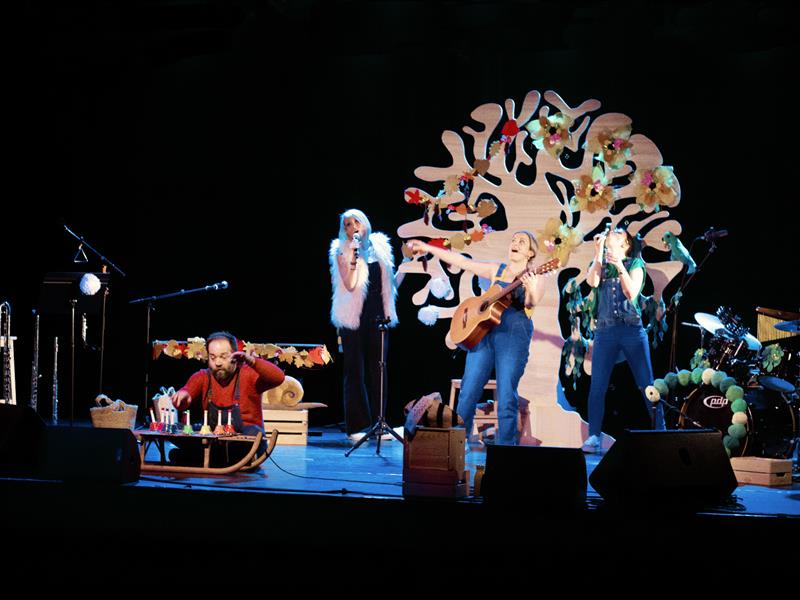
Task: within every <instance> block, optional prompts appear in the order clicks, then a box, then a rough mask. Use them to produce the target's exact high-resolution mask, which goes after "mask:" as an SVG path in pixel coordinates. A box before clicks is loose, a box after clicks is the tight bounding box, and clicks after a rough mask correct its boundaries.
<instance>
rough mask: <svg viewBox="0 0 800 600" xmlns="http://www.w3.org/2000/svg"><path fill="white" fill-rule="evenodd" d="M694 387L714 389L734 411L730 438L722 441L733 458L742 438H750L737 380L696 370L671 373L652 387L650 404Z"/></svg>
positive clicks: (728, 433) (743, 403)
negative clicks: (686, 388) (711, 387)
mask: <svg viewBox="0 0 800 600" xmlns="http://www.w3.org/2000/svg"><path fill="white" fill-rule="evenodd" d="M692 384H693V385H700V384H705V385H709V386H713V387H715V388H717V389H718V390H719V391H720V393H722V394H723V395H724V396H725V398H726V399H727V401H728V405H729V406H730V409H731V424H730V426H729V427H728V431H727V435H724V436H723V438H722V444H723V446H725V452H726V453H727V454H728V456H731V454H732V451H733V450H736V449H737V448H739V447H740V446H741V443H742V439H744V438H745V437H746V436H747V402H745V400H744V389H742V387H741V386H739V385H736V380H735V379H734V378H733V377H728V375H727V373H725V371H717V370H715V369H711V368H703V367H696V368H694V369H693V370H692V371H688V370H686V369H681V370H680V371H678V372H677V373H667V374H666V375H665V376H664V377H663V379H656V380H655V381H654V382H653V385H651V386H648V387H647V389H646V390H645V394H646V395H647V397H648V399H650V401H652V402H657V401H658V400H660V399H661V398H665V399H666V398H669V397H670V396H671V395H677V393H676V392H677V391H678V390H679V389H680V388H685V387H688V386H690V385H692ZM681 391H683V390H681Z"/></svg>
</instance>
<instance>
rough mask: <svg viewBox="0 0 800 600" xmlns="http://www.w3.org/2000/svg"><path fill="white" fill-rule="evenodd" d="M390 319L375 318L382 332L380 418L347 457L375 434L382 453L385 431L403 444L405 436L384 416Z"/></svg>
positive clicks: (378, 449)
mask: <svg viewBox="0 0 800 600" xmlns="http://www.w3.org/2000/svg"><path fill="white" fill-rule="evenodd" d="M390 320H391V319H389V318H388V317H385V318H381V317H378V318H377V319H375V322H376V323H377V324H378V329H379V330H380V332H381V360H380V362H378V366H379V367H380V370H381V398H380V400H381V403H380V414H379V415H378V420H377V421H376V422H375V424H374V425H373V426H372V427H371V428H370V430H369V431H368V432H367V434H366V435H365V436H364V437H362V438H361V439H360V440H358V441H357V442H356V443H355V445H354V446H353V447H352V448H350V449H349V450H348V451H347V452H345V453H344V455H345V457H348V456H350V455H351V454H352V453H353V452H355V451H356V450H357V449H358V448H359V446H361V445H362V444H363V443H364V442H366V441H367V440H368V439H369V438H371V437H373V436H374V437H375V441H376V442H377V445H378V448H377V449H376V450H375V454H377V455H380V453H381V436H383V434H384V433H388V434H391V435H393V436H394V437H395V438H396V439H397V441H398V442H400V443H401V444H402V443H403V438H401V437H400V436H399V435H397V432H395V430H394V429H392V428H391V427H389V424H388V423H387V422H386V420H385V419H384V418H383V412H384V407H385V406H386V399H385V398H384V393H383V392H384V389H385V386H384V381H385V379H384V377H385V374H386V360H385V359H386V355H385V353H386V341H385V339H386V330H387V329H388V324H389V321H390Z"/></svg>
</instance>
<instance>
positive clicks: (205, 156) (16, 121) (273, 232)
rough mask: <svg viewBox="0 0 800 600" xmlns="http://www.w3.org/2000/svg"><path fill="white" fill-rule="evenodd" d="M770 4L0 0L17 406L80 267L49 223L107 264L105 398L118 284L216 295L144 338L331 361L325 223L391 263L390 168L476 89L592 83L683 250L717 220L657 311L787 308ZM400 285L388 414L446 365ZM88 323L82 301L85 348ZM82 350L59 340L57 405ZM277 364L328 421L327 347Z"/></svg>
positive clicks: (791, 157)
mask: <svg viewBox="0 0 800 600" xmlns="http://www.w3.org/2000/svg"><path fill="white" fill-rule="evenodd" d="M14 12H15V13H16V12H17V11H14ZM794 12H795V11H794V9H790V8H789V6H788V4H787V5H784V4H783V3H771V2H745V1H739V2H732V3H728V2H724V3H723V2H692V3H684V2H656V3H638V2H601V3H583V2H558V3H556V2H382V1H376V2H323V1H321V0H320V1H314V0H307V1H305V2H278V1H274V2H255V1H252V2H247V1H238V2H237V1H231V2H223V1H218V2H212V1H201V0H197V1H185V2H182V1H175V2H161V1H151V2H144V1H139V2H126V3H107V2H88V1H71V2H41V1H39V2H37V1H33V2H28V3H26V4H24V5H21V6H20V7H19V11H18V14H14V18H12V19H10V20H9V21H10V24H9V29H10V30H11V31H10V36H9V41H10V43H11V45H12V49H13V53H12V54H11V56H12V57H13V59H12V60H11V63H12V64H11V65H10V68H9V72H8V74H9V77H10V82H11V84H10V85H9V86H8V87H7V88H6V94H7V97H9V98H10V99H11V101H12V109H11V112H9V113H8V116H9V117H10V118H9V125H8V129H9V132H10V135H9V137H8V138H7V144H8V152H7V154H8V155H9V160H8V162H7V165H8V176H9V179H10V181H11V182H12V185H10V186H8V187H7V190H8V191H7V193H6V195H5V198H4V202H3V206H4V211H3V219H2V221H3V223H4V248H5V260H4V261H3V275H4V276H3V277H2V287H1V288H0V298H2V299H8V300H10V301H11V303H12V306H13V308H14V320H13V329H14V331H13V333H14V334H15V335H17V336H18V337H19V341H18V343H17V369H18V373H17V376H18V393H19V396H20V401H23V402H24V401H27V398H28V390H29V386H30V383H29V381H30V380H29V378H28V374H29V372H30V366H29V365H30V356H31V350H32V348H31V336H32V319H31V316H30V315H31V310H32V309H34V308H36V307H37V306H38V305H39V303H40V282H41V280H42V278H43V276H44V274H45V273H46V272H48V271H74V270H80V269H81V268H82V266H81V265H74V264H72V257H73V256H74V254H75V250H76V247H77V244H76V243H75V242H74V241H73V240H72V239H71V238H70V237H69V236H68V235H67V234H66V233H65V232H64V231H63V228H62V224H63V223H66V224H68V225H69V226H70V227H71V228H72V229H74V230H75V231H76V232H78V233H80V234H81V235H83V236H85V237H86V238H87V240H89V241H90V242H91V243H92V244H93V245H95V246H96V247H97V248H98V249H100V250H102V251H103V252H104V253H105V254H106V255H107V256H108V257H109V258H111V259H112V260H113V261H115V262H116V263H117V264H118V265H119V266H120V267H122V269H123V270H125V272H126V273H127V277H125V278H122V277H120V276H118V275H112V280H111V294H110V301H109V318H108V340H107V357H106V362H107V364H106V376H105V385H104V391H105V392H106V393H108V394H109V395H111V396H112V397H115V398H116V397H120V398H123V399H125V400H127V401H131V402H135V403H139V404H141V400H142V397H143V392H144V390H143V385H144V368H145V362H146V359H145V353H146V352H145V348H144V339H145V309H144V307H143V306H142V305H139V306H130V305H129V304H128V301H129V300H130V299H132V298H136V297H138V296H144V295H154V294H161V293H166V292H171V291H175V290H179V289H181V288H185V289H189V288H194V287H197V286H201V285H206V284H209V283H213V282H217V281H220V280H223V279H225V280H227V281H229V282H230V289H229V290H227V291H221V292H212V293H207V294H200V295H192V296H187V297H184V298H176V299H171V300H166V301H163V302H160V303H158V305H157V306H156V311H155V313H154V315H153V317H154V319H153V323H152V336H153V337H154V338H160V339H165V338H179V339H181V338H183V339H185V338H186V337H187V336H194V335H200V336H206V335H207V334H208V333H209V332H211V331H213V330H218V329H228V330H230V331H232V332H234V333H235V334H236V335H238V336H240V337H241V338H244V339H247V340H253V341H276V342H324V343H326V344H327V345H328V348H329V349H330V350H331V351H332V352H333V353H334V356H335V358H337V359H338V355H336V337H335V332H334V329H333V327H332V326H331V325H330V323H329V321H328V314H329V309H330V281H329V274H328V267H327V248H328V244H329V241H330V239H331V238H333V237H334V236H335V235H336V233H337V227H338V214H339V213H340V212H342V211H343V210H345V209H347V208H351V207H358V208H361V209H362V210H364V211H365V212H366V213H367V214H368V215H369V217H370V218H371V220H372V224H373V227H374V229H376V230H381V231H384V232H386V233H387V234H389V235H390V236H391V237H392V238H393V239H394V241H395V250H396V256H397V257H398V258H399V249H398V246H397V238H396V235H395V231H396V229H397V227H398V226H399V225H401V224H402V223H404V222H407V221H409V220H411V219H413V218H416V217H417V216H418V210H417V209H414V208H412V207H410V206H408V205H406V204H405V203H404V201H403V190H404V188H406V187H407V186H410V185H416V184H419V183H420V182H419V181H418V180H416V179H415V178H414V176H413V171H414V169H415V168H416V167H418V166H421V165H440V164H445V161H446V160H447V154H446V153H445V151H444V149H443V147H442V145H441V142H440V136H441V133H442V131H443V130H445V129H453V130H456V131H459V130H460V129H461V127H463V126H464V125H467V124H469V123H470V120H469V113H470V112H471V111H472V110H473V109H474V108H475V107H477V106H478V105H480V104H482V103H484V102H497V103H501V104H502V103H503V101H504V100H505V99H506V98H513V99H514V100H515V101H516V102H517V104H518V105H519V104H521V102H522V100H523V98H524V96H525V94H526V93H527V92H528V91H529V90H532V89H536V90H539V91H541V92H544V91H546V90H554V91H557V92H558V93H559V94H560V95H561V96H562V97H563V98H564V99H565V100H566V101H567V102H568V103H570V104H572V105H577V104H578V103H580V102H581V101H583V100H586V99H588V98H596V99H598V100H600V101H601V103H602V108H601V111H600V112H611V111H614V112H623V113H625V114H627V115H629V116H630V117H631V118H632V119H633V126H634V131H635V132H639V133H643V134H645V135H647V136H648V137H650V138H651V139H652V140H653V141H654V142H655V143H656V145H657V146H658V148H659V149H660V150H661V152H662V154H663V156H664V160H665V164H668V165H671V166H673V167H674V168H675V172H676V174H677V176H678V177H679V179H680V182H681V187H682V192H683V199H682V202H681V204H680V206H679V208H678V209H677V210H676V211H675V212H674V214H675V216H676V217H677V218H678V219H679V221H680V222H681V223H682V224H683V226H684V234H683V236H682V238H683V240H684V242H685V243H686V244H687V246H688V244H689V242H690V240H691V239H692V238H693V237H695V236H698V235H700V234H702V233H703V232H704V231H705V230H706V229H707V228H708V227H709V226H714V227H716V228H718V229H727V230H728V231H729V232H730V235H729V236H728V237H727V238H725V239H723V240H721V241H720V243H719V249H718V251H717V252H716V254H715V255H714V256H713V257H712V258H711V259H710V260H709V261H708V263H707V265H706V268H705V269H704V270H703V272H702V273H701V274H700V275H699V276H698V277H697V278H696V280H695V281H694V282H693V283H692V285H691V286H690V287H689V288H688V290H687V292H686V295H685V298H684V302H683V304H682V308H681V311H680V320H681V321H691V320H692V315H693V314H694V312H696V311H704V312H714V310H715V309H716V307H717V306H719V305H723V304H725V305H730V306H731V307H733V308H734V310H735V311H736V312H738V313H739V314H740V315H741V316H742V317H743V318H744V320H745V322H746V323H747V324H748V325H750V326H751V327H753V328H754V326H755V313H754V310H755V307H756V306H766V307H771V308H780V309H787V310H798V304H799V303H798V298H797V286H796V277H797V275H796V270H797V269H796V262H797V260H796V257H797V252H796V249H795V248H796V244H797V230H796V225H797V209H796V201H797V193H796V191H795V190H794V187H795V186H794V181H795V180H796V174H795V170H796V164H795V163H796V159H795V156H796V154H797V150H796V144H797V139H798V137H797V133H798V127H797V117H796V110H795V95H794V92H793V89H792V88H793V85H792V84H793V79H794V78H795V75H796V65H797V60H796V59H797V47H796V41H797V35H796V34H797V31H796V27H795V25H794V22H793V21H794V17H795V14H794ZM12 190H13V191H12ZM706 247H707V246H706V245H705V244H704V243H700V244H698V246H697V249H698V252H697V253H696V256H695V258H696V259H697V260H698V262H699V260H700V259H702V257H703V254H704V250H705V248H706ZM89 258H90V263H89V267H90V268H92V269H95V270H97V269H98V268H99V266H100V263H99V261H97V260H96V259H95V258H94V257H93V256H91V254H90V257H89ZM418 287H419V284H418V282H415V281H414V277H413V276H410V277H408V278H407V279H406V283H405V284H404V286H403V287H402V288H401V292H400V297H399V312H400V318H401V325H400V326H399V327H398V328H397V329H396V330H393V331H392V332H391V350H390V355H389V384H390V390H391V392H390V408H389V416H390V420H391V421H393V422H394V423H395V424H396V423H397V422H398V421H399V418H400V415H401V409H402V406H403V405H404V404H405V403H406V402H407V401H409V400H410V399H412V398H414V397H418V396H420V395H422V394H425V393H429V392H432V391H437V390H438V391H440V392H442V394H443V395H446V394H447V392H448V390H449V379H450V378H451V377H460V376H461V373H462V369H463V362H464V358H463V354H457V355H456V356H455V357H454V356H453V353H452V352H450V351H449V350H448V349H447V348H445V347H444V344H443V336H444V333H445V331H446V325H447V324H446V323H439V324H437V325H436V326H434V327H432V328H428V327H425V326H423V325H422V324H420V323H419V322H418V321H417V319H416V311H417V307H415V306H413V305H412V303H411V294H412V292H414V291H416V290H417V289H418ZM669 291H670V292H671V291H674V290H673V289H672V288H670V290H669ZM668 297H669V294H668ZM66 318H67V317H66V316H63V315H62V316H60V317H56V316H53V317H47V319H46V320H47V325H46V327H45V330H44V331H43V338H42V362H41V365H40V371H41V372H42V373H43V375H44V377H43V380H42V384H41V388H43V390H42V391H41V392H40V394H42V395H44V396H45V397H46V398H45V399H43V400H42V401H43V402H44V403H45V404H46V403H47V402H48V401H49V400H48V399H49V394H50V392H49V387H48V386H49V383H50V377H51V373H52V358H51V355H52V351H51V346H52V336H53V335H54V334H55V332H56V331H61V332H62V333H61V334H60V335H61V336H62V337H61V339H62V340H64V337H63V336H65V335H66V333H64V327H65V326H66V325H65V323H66ZM98 324H99V322H98V319H97V317H96V316H90V317H89V326H90V330H89V338H90V342H92V343H96V342H97V339H98V336H99V331H98V327H97V326H98ZM668 335H669V334H668ZM678 343H679V346H678V348H679V352H678V356H679V362H680V366H684V367H685V366H686V364H687V363H688V359H689V357H690V355H691V353H692V351H693V350H694V349H695V348H696V347H697V345H698V335H697V332H696V331H695V330H694V329H690V328H686V327H681V328H680V330H679V336H678ZM62 344H63V346H62V357H63V359H64V361H63V362H62V365H63V367H67V366H68V363H67V361H66V354H67V352H66V348H65V346H66V344H65V343H64V342H63V341H62ZM667 357H668V347H667V344H665V345H664V346H662V347H660V348H659V349H658V350H657V351H656V352H655V353H654V370H655V372H656V374H657V376H658V375H659V374H663V373H665V372H666V368H667ZM532 360H536V357H535V356H533V357H532ZM96 363H97V356H96V352H92V351H91V350H89V351H87V350H83V349H82V348H79V352H78V380H77V387H78V393H77V396H76V414H77V415H78V416H81V417H86V414H87V413H86V409H87V408H88V406H89V405H90V402H91V399H92V398H93V397H94V394H95V393H96V387H97V386H96V379H97V376H96V369H97V364H96ZM199 366H200V365H199V364H198V363H194V362H191V363H190V362H189V361H172V360H168V359H166V358H162V359H161V360H160V361H159V362H158V363H157V364H156V365H154V368H153V383H154V384H155V385H156V386H159V385H175V386H176V387H177V386H180V385H182V383H183V382H184V381H185V379H186V377H187V376H188V375H189V374H190V373H191V372H192V371H193V370H194V369H196V368H199ZM287 372H288V373H289V374H292V375H293V376H296V377H299V378H301V379H302V380H303V382H304V384H305V386H306V389H307V399H308V400H310V401H322V402H326V403H328V404H329V405H330V408H329V409H327V410H320V411H316V412H315V413H314V414H313V416H312V419H313V421H312V423H314V424H327V423H335V422H337V421H339V420H341V416H342V410H341V389H340V388H341V370H340V365H339V362H336V363H334V364H333V365H331V366H330V367H328V368H326V369H323V370H320V371H316V372H307V371H300V372H298V371H295V370H293V369H289V370H288V371H287ZM67 376H68V375H67V374H65V373H61V377H62V381H65V380H66V378H67ZM61 392H62V394H61V400H62V402H65V401H66V394H65V389H64V388H63V387H62V389H61ZM574 396H575V397H574V398H573V400H574V401H575V404H576V406H578V407H579V408H582V406H583V404H585V397H582V396H581V394H580V393H579V394H577V395H574ZM45 410H46V409H45Z"/></svg>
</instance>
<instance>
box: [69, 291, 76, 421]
mask: <svg viewBox="0 0 800 600" xmlns="http://www.w3.org/2000/svg"><path fill="white" fill-rule="evenodd" d="M77 303H78V301H77V299H75V298H72V299H70V301H69V305H70V309H69V310H70V328H69V426H70V427H72V426H73V424H74V422H75V305H76V304H77Z"/></svg>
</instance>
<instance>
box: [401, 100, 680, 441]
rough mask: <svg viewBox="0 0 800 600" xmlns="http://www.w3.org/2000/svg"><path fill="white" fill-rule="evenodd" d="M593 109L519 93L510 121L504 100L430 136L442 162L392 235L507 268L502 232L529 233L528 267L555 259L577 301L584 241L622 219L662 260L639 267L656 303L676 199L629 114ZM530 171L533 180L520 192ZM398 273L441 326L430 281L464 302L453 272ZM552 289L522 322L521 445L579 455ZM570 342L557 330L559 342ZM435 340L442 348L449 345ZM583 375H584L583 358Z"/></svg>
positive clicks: (415, 264)
mask: <svg viewBox="0 0 800 600" xmlns="http://www.w3.org/2000/svg"><path fill="white" fill-rule="evenodd" d="M542 100H544V102H542ZM537 109H538V110H537ZM599 109H600V102H599V101H597V100H587V101H585V102H583V103H581V104H580V105H578V106H577V107H575V108H573V107H571V106H569V105H568V104H567V103H566V102H565V101H564V100H563V99H562V98H561V97H560V96H559V95H558V94H556V93H555V92H552V91H548V92H545V94H544V96H543V97H542V95H541V94H540V93H539V92H538V91H531V92H529V93H528V94H527V95H526V96H525V99H524V100H523V103H522V107H521V109H520V110H519V112H516V106H515V103H514V101H513V100H511V99H508V100H506V101H505V104H504V106H500V105H499V104H494V103H489V104H484V105H482V106H479V107H478V108H476V109H475V110H474V111H473V112H472V114H471V117H472V119H473V120H474V121H476V122H477V123H479V124H480V125H481V126H482V127H478V128H473V127H470V126H465V127H463V130H462V131H463V134H464V135H461V134H459V133H457V132H455V131H445V132H443V134H442V142H443V144H444V146H445V148H446V149H447V151H448V152H449V154H450V156H451V157H452V163H451V164H450V165H448V166H444V167H434V166H422V167H418V168H417V169H416V170H415V172H414V174H415V176H416V177H417V178H418V179H419V180H421V181H422V182H425V183H423V184H420V186H418V187H411V188H408V189H407V190H406V191H405V200H406V202H407V203H408V204H411V205H417V206H421V207H422V210H423V216H421V217H420V218H418V219H416V220H413V221H410V222H408V223H405V224H404V225H402V226H401V227H400V228H399V229H398V231H397V233H398V235H399V237H401V238H403V239H410V238H423V239H429V240H431V242H432V243H436V244H439V245H441V246H443V247H447V248H450V249H452V250H455V251H460V252H463V253H464V254H466V255H469V256H471V257H472V258H474V259H475V260H482V261H495V262H507V255H506V251H507V248H508V245H509V243H510V241H511V237H512V235H513V234H514V232H516V231H519V230H523V229H524V230H529V231H531V232H533V233H534V234H535V235H536V236H537V239H538V242H539V255H538V257H537V264H538V263H539V262H544V261H545V260H548V259H550V258H553V257H556V256H557V257H559V258H560V259H561V264H562V268H561V271H564V270H567V271H568V275H569V276H570V277H574V278H575V281H576V282H577V284H579V285H580V284H583V286H584V288H585V290H586V291H587V292H588V287H587V286H586V284H585V283H584V282H585V278H586V274H587V270H588V267H589V264H590V262H591V260H592V258H593V256H594V244H593V242H592V238H593V236H594V235H595V234H596V233H598V232H600V231H602V230H603V229H604V227H605V224H606V223H607V222H608V221H609V220H610V222H611V224H612V225H613V226H616V225H617V224H620V223H622V222H623V221H626V222H629V223H628V230H629V231H630V232H631V233H633V234H636V233H639V234H641V235H642V238H643V240H644V242H645V244H646V246H648V247H650V248H651V249H654V250H655V251H657V254H658V256H659V257H661V256H662V255H663V256H664V260H662V261H653V260H652V259H651V261H650V262H648V268H647V276H648V278H649V279H650V281H651V282H652V284H653V288H654V292H653V298H654V300H655V301H660V300H661V298H662V293H663V290H664V288H665V287H666V285H667V284H668V283H669V282H670V281H671V280H672V279H673V278H674V277H675V276H676V275H677V274H678V273H679V272H680V271H681V269H682V268H683V264H682V263H681V262H678V261H673V260H670V253H669V248H668V246H667V245H666V244H665V243H664V242H663V241H662V236H663V235H664V233H666V232H667V231H669V232H671V233H672V234H674V235H676V236H677V235H680V233H681V226H680V224H679V223H678V222H677V221H676V220H675V219H674V218H671V215H670V212H669V210H668V209H671V208H674V207H675V206H677V205H678V203H679V202H680V187H679V184H678V180H677V177H675V175H674V174H673V173H672V169H671V168H670V167H667V166H665V165H664V164H663V159H662V156H661V153H660V152H659V150H658V148H657V147H656V145H655V144H654V143H653V142H652V141H651V140H650V139H648V138H647V137H646V136H644V135H642V134H639V133H632V126H631V124H632V121H631V119H630V118H629V117H627V116H626V115H623V114H619V113H606V114H599ZM467 144H470V147H469V154H468V152H467V149H468V146H467ZM470 155H471V156H472V157H473V158H469V156H470ZM470 160H471V161H472V162H471V163H470ZM565 163H569V164H570V165H574V166H566V165H565ZM531 174H535V175H534V177H535V178H534V180H533V182H532V183H523V181H524V180H526V179H530V178H531ZM499 208H502V209H503V211H504V214H505V223H504V224H503V226H502V227H495V228H492V227H490V226H489V225H488V223H489V222H491V221H492V218H493V214H494V213H495V211H496V210H498V209H499ZM446 221H449V222H450V223H449V224H447V223H446ZM440 225H441V226H440ZM458 225H460V227H458ZM651 251H652V250H651ZM400 269H401V270H403V271H404V272H406V273H414V274H419V275H422V276H424V277H427V281H426V283H425V284H424V286H423V287H422V288H421V289H419V290H418V291H417V292H416V293H415V294H414V295H413V298H412V301H413V302H414V304H415V305H417V306H421V307H431V308H432V310H433V314H434V315H436V317H437V318H439V319H446V318H449V317H451V316H452V314H453V312H454V310H455V308H454V307H452V306H450V307H445V306H439V305H437V301H438V300H437V298H436V297H434V296H433V295H432V294H431V284H432V282H434V283H435V282H436V280H439V279H441V278H445V279H448V273H451V274H453V275H454V276H458V279H457V282H458V283H457V285H456V286H454V288H455V289H454V290H452V291H451V292H450V294H449V295H448V296H446V299H452V298H453V297H454V295H455V296H457V297H456V300H458V301H459V302H460V301H463V300H464V299H466V298H468V297H470V296H473V295H474V291H473V283H474V281H473V280H474V276H473V275H472V274H471V273H465V272H463V273H460V275H459V269H457V268H453V267H450V266H447V265H444V264H442V263H441V262H440V261H439V260H438V259H433V260H429V261H426V262H425V263H423V262H422V261H420V260H416V261H412V262H407V263H404V264H403V265H401V267H400ZM445 269H447V272H446V271H445ZM560 279H562V280H563V279H564V277H561V278H560ZM412 280H413V279H412ZM558 280H559V277H553V276H551V277H547V278H545V279H544V280H543V282H544V285H545V286H546V291H545V295H544V298H543V299H542V302H541V303H540V304H539V305H538V306H537V307H536V309H535V313H534V336H533V339H532V341H531V348H530V359H529V360H528V365H527V367H526V370H525V373H524V374H523V376H522V380H521V381H520V385H519V394H520V397H521V398H523V399H525V400H527V401H528V405H529V412H528V413H527V414H524V415H523V431H522V436H521V443H523V444H530V445H538V444H543V445H553V446H564V447H579V446H580V445H581V443H582V442H583V440H584V439H585V438H586V437H587V431H588V427H587V425H586V423H585V422H584V421H582V420H581V419H580V417H579V415H578V413H577V412H574V411H568V410H565V409H564V408H562V406H561V405H560V403H559V395H560V394H562V393H563V392H561V391H560V382H559V369H560V368H561V352H562V348H563V347H564V343H565V337H564V335H563V334H562V328H561V325H560V324H559V319H558V314H559V308H560V304H561V302H562V298H561V295H560V290H559V289H558ZM439 295H440V296H441V294H439ZM570 333H571V332H566V335H567V337H568V338H569V337H570ZM445 343H447V344H448V346H450V347H453V344H452V342H451V341H450V340H449V339H445ZM583 367H584V369H585V371H586V373H587V374H591V361H590V360H587V361H585V362H584V363H583Z"/></svg>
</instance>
